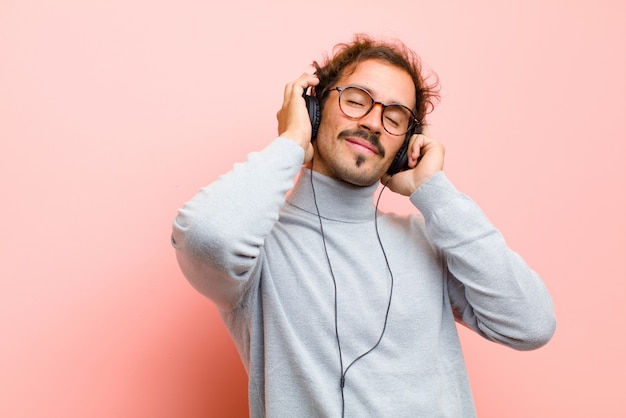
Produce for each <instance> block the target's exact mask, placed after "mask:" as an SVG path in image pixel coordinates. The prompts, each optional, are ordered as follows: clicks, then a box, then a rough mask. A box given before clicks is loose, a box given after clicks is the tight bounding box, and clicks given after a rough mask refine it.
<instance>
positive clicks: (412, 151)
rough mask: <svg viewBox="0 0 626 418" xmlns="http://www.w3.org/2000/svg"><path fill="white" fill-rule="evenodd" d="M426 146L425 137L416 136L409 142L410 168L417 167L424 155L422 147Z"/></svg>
mask: <svg viewBox="0 0 626 418" xmlns="http://www.w3.org/2000/svg"><path fill="white" fill-rule="evenodd" d="M423 144H424V136H423V135H420V134H415V135H413V136H411V139H410V140H409V148H408V157H409V167H411V168H413V167H415V166H416V165H417V162H418V161H419V159H420V156H421V154H422V146H423Z"/></svg>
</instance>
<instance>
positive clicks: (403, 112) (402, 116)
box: [383, 105, 413, 135]
mask: <svg viewBox="0 0 626 418" xmlns="http://www.w3.org/2000/svg"><path fill="white" fill-rule="evenodd" d="M412 121H413V118H412V116H411V111H410V110H409V109H408V108H407V107H404V106H402V105H389V106H387V107H386V108H385V110H384V111H383V126H384V127H385V129H386V130H387V132H389V133H390V134H393V135H402V134H404V133H405V132H407V131H408V130H409V129H410V128H411V122H412Z"/></svg>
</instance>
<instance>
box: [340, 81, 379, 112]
mask: <svg viewBox="0 0 626 418" xmlns="http://www.w3.org/2000/svg"><path fill="white" fill-rule="evenodd" d="M373 104H374V100H373V99H372V96H370V95H369V94H368V93H367V92H366V91H365V90H362V89H360V88H358V87H346V88H345V89H343V91H341V95H340V96H339V107H340V108H341V111H342V112H343V113H345V114H346V116H347V117H349V118H355V119H357V118H361V117H363V116H365V115H367V113H368V112H369V111H370V110H371V109H372V105H373Z"/></svg>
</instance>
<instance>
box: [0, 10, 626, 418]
mask: <svg viewBox="0 0 626 418" xmlns="http://www.w3.org/2000/svg"><path fill="white" fill-rule="evenodd" d="M246 3H247V4H242V3H241V2H219V3H216V2H210V1H200V0H179V1H176V2H173V1H169V2H166V1H147V0H106V1H105V0H91V1H89V0H85V1H78V0H56V1H52V2H51V1H40V0H19V1H18V0H4V1H2V2H0V141H1V142H0V182H1V187H0V191H1V196H2V205H0V211H1V212H0V213H1V215H2V216H1V219H2V224H3V225H2V229H1V231H2V240H1V242H0V254H1V257H2V262H1V263H0V278H1V283H2V293H1V295H2V296H1V298H2V301H1V303H0V332H1V335H2V342H1V343H0V370H1V372H0V393H1V394H2V395H0V416H3V417H33V418H34V417H63V418H79V417H80V418H84V417H90V418H98V417H107V418H108V417H129V418H130V417H133V418H134V417H157V418H160V417H162V418H166V417H207V416H245V414H246V411H247V406H246V394H245V373H244V372H243V369H242V367H241V366H240V364H239V360H238V357H237V354H236V352H235V350H234V348H233V345H232V343H231V342H230V340H229V339H228V337H227V335H226V332H225V330H224V328H223V327H222V325H221V323H220V321H219V318H218V316H217V314H216V312H215V310H214V308H213V307H212V305H210V303H209V302H207V301H206V300H204V299H203V298H202V297H201V296H200V295H199V294H197V293H195V291H194V290H192V288H191V287H190V286H189V285H188V284H187V283H186V282H185V281H184V279H183V277H182V275H181V273H180V272H179V270H178V267H177V265H176V261H175V259H174V252H173V250H172V248H171V247H170V245H169V234H170V224H171V221H172V219H173V217H174V216H175V214H176V209H177V208H178V207H179V206H180V205H181V204H182V203H183V202H184V201H186V200H187V199H188V198H189V197H190V196H192V195H193V194H194V193H195V192H196V191H197V189H198V188H199V187H201V186H203V185H205V184H207V183H209V182H210V181H212V180H214V179H215V178H216V177H217V176H218V175H219V174H220V173H222V172H224V171H226V170H227V169H229V168H230V166H231V165H232V163H233V162H235V161H238V160H241V159H243V157H244V156H245V154H246V153H247V152H248V151H249V150H253V149H259V148H261V147H263V146H264V145H265V144H267V143H268V142H269V141H270V140H271V139H273V137H274V135H275V134H276V124H275V113H276V110H277V109H278V107H279V106H280V104H281V99H282V89H283V86H284V84H285V83H286V82H287V81H289V80H291V79H293V78H295V77H297V76H298V75H299V74H300V73H301V72H303V71H307V70H309V66H308V64H309V63H310V62H311V60H313V59H319V58H321V56H322V53H323V52H324V51H326V50H328V49H329V48H331V47H332V46H333V45H334V44H335V43H336V42H338V41H344V40H348V39H349V38H350V36H351V34H352V33H353V32H356V31H367V32H370V33H372V34H374V35H379V36H380V35H382V36H392V37H400V38H402V39H404V40H405V41H406V42H407V43H408V44H409V45H410V46H411V47H413V48H414V49H416V50H417V51H418V52H419V53H420V54H421V55H422V56H423V58H424V60H425V62H426V63H427V64H428V65H429V66H430V67H432V68H433V69H434V70H436V71H437V73H438V74H439V76H440V78H441V82H442V86H443V91H442V93H443V101H442V103H441V105H440V106H439V107H438V109H437V110H436V111H435V113H434V114H433V115H432V118H431V122H432V128H431V131H432V133H433V135H434V136H436V137H437V138H438V139H439V140H441V141H442V142H443V143H444V144H445V145H446V147H447V161H446V171H447V173H448V175H449V176H450V177H451V178H452V179H453V181H454V182H455V183H456V184H457V186H458V187H459V188H460V189H461V190H463V191H465V192H467V193H468V194H470V195H471V196H472V197H473V198H474V199H475V200H476V201H478V202H479V204H480V205H481V206H482V207H483V208H484V210H485V211H486V212H487V214H488V215H489V216H490V217H491V219H492V220H493V221H494V223H495V224H496V225H497V226H498V227H499V228H500V229H501V230H502V231H503V232H504V234H505V236H506V237H507V238H508V241H509V243H510V245H511V246H512V247H513V248H514V249H515V250H517V251H518V252H520V253H522V254H523V255H524V256H525V258H526V259H527V260H528V262H529V263H530V264H531V265H532V266H533V267H534V268H535V269H536V270H537V271H539V272H540V273H541V274H542V276H543V277H544V279H545V282H546V283H547V285H548V287H549V288H550V290H551V292H552V294H553V297H554V300H555V303H556V310H557V315H558V320H559V326H558V330H557V334H556V336H555V338H554V340H553V341H552V342H551V343H550V344H549V345H548V346H547V347H545V348H544V349H542V350H539V351H536V352H527V353H519V352H514V351H512V350H509V349H505V348H503V347H500V346H496V345H494V344H491V343H488V342H486V341H483V340H481V339H480V338H478V337H477V336H475V335H473V334H470V333H467V332H466V331H461V332H462V338H463V344H464V347H465V352H466V358H467V363H468V367H469V371H470V377H471V381H472V385H473V389H474V392H475V397H476V403H477V408H478V412H479V415H480V416H481V417H487V418H489V417H494V418H495V417H509V418H511V417H513V418H515V417H520V418H521V417H590V416H596V417H597V416H601V417H617V416H624V412H625V408H624V407H623V403H624V401H623V392H624V378H623V376H625V375H626V365H625V362H624V360H623V359H624V354H623V353H625V352H626V343H625V342H626V338H625V337H624V331H625V329H626V324H625V320H624V317H625V315H624V314H623V312H622V311H623V309H624V308H623V307H624V306H626V284H625V283H626V269H625V267H624V265H625V259H624V257H625V254H626V221H625V219H626V216H625V214H626V168H625V167H626V127H625V122H624V121H625V115H626V105H625V100H626V99H625V98H626V85H625V76H624V75H625V74H626V63H625V61H626V53H625V48H624V44H625V40H626V36H625V35H626V33H625V29H624V28H625V27H626V5H625V3H624V2H623V1H619V0H615V1H611V0H593V1H592V0H577V1H575V2H563V1H556V0H530V1H528V0H526V1H512V2H497V1H486V0H478V1H471V2H465V1H460V0H459V1H428V2H427V1H408V0H407V1H384V2H381V1H368V0H359V1H356V0H344V1H337V0H332V1H331V0H319V1H316V2H306V3H305V2H298V1H294V0H269V1H248V2H246ZM383 204H384V205H386V206H387V208H395V209H397V210H406V208H407V206H406V203H405V202H404V201H401V200H400V199H396V198H394V197H393V196H391V195H387V199H386V201H385V202H384V203H383Z"/></svg>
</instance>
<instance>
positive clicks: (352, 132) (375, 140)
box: [337, 129, 385, 157]
mask: <svg viewBox="0 0 626 418" xmlns="http://www.w3.org/2000/svg"><path fill="white" fill-rule="evenodd" d="M350 137H352V138H361V139H364V140H366V141H367V142H369V143H370V144H372V145H373V146H374V148H376V151H378V153H379V154H380V155H381V156H382V157H384V156H385V148H384V147H383V146H382V144H381V143H380V138H379V136H378V135H376V134H373V133H370V132H368V131H366V130H364V129H346V130H345V131H341V132H340V133H339V135H337V138H338V139H346V138H350Z"/></svg>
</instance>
